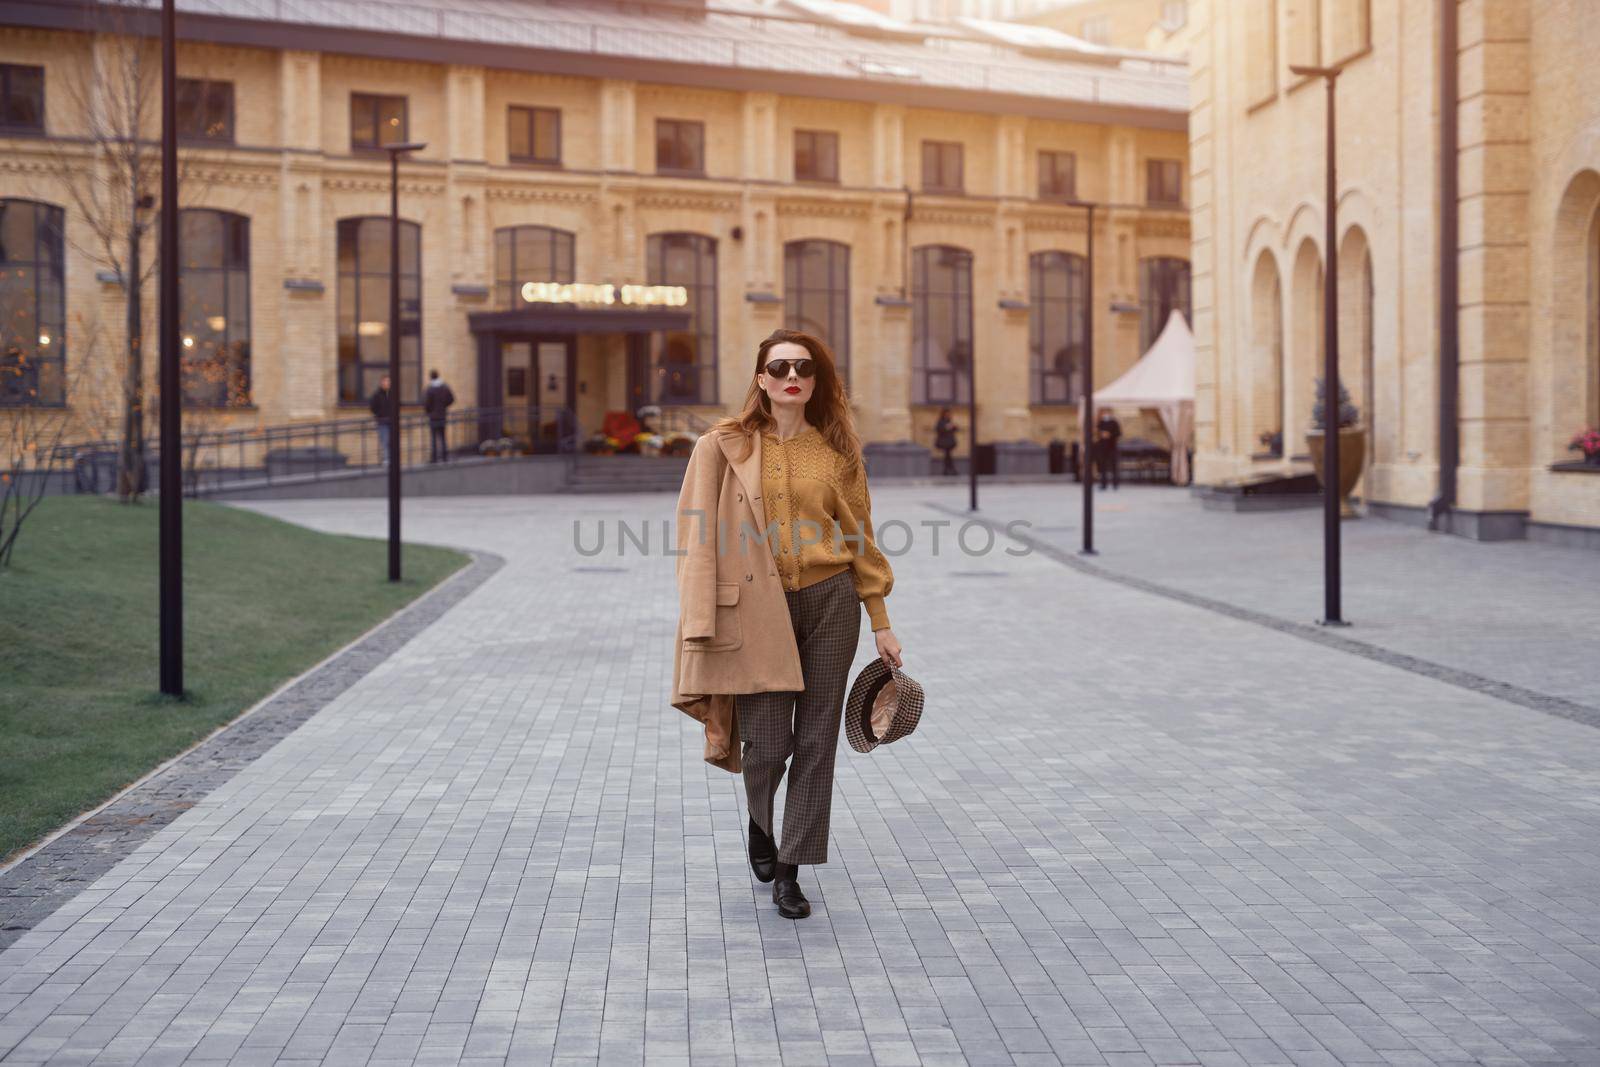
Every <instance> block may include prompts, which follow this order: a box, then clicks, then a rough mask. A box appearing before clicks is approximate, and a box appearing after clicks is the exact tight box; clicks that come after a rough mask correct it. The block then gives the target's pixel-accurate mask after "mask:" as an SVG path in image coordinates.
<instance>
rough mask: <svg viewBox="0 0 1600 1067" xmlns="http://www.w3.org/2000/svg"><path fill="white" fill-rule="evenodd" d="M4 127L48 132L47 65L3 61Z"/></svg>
mask: <svg viewBox="0 0 1600 1067" xmlns="http://www.w3.org/2000/svg"><path fill="white" fill-rule="evenodd" d="M0 130H7V131H20V130H27V131H31V132H34V133H43V132H44V68H43V67H25V66H21V65H20V64H16V63H0Z"/></svg>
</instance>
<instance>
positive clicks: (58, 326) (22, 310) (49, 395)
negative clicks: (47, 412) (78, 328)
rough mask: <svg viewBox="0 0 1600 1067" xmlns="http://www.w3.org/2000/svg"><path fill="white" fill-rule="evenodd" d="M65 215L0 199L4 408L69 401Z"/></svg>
mask: <svg viewBox="0 0 1600 1067" xmlns="http://www.w3.org/2000/svg"><path fill="white" fill-rule="evenodd" d="M64 221H65V213H64V212H63V211H62V210H61V209H60V208H58V207H56V206H54V205H52V204H41V203H38V202H36V201H33V200H0V405H23V404H50V405H56V404H64V403H66V400H67V397H66V378H65V367H66V349H67V344H66V330H65V327H66V322H67V305H66V301H67V297H66V286H65V284H64V280H63V271H62V263H63V258H62V255H63V248H62V244H63V242H62V233H63V229H62V227H63V225H64Z"/></svg>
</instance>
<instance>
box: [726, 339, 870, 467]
mask: <svg viewBox="0 0 1600 1067" xmlns="http://www.w3.org/2000/svg"><path fill="white" fill-rule="evenodd" d="M785 342H787V343H789V344H796V345H799V346H800V347H801V348H804V349H805V350H806V351H807V352H808V353H810V354H811V358H812V359H813V360H815V361H816V364H817V373H816V383H817V384H816V387H815V388H814V389H812V391H811V399H810V400H808V401H806V422H808V423H810V424H811V425H812V426H815V427H816V428H817V431H818V432H819V433H821V434H822V437H823V439H824V440H825V441H827V442H828V444H829V445H831V446H832V447H833V450H834V451H835V452H837V453H839V454H840V455H841V456H844V457H845V459H846V460H847V461H848V465H847V466H846V468H845V469H846V471H847V472H853V471H854V469H855V468H857V467H861V436H860V435H859V434H857V433H856V420H855V416H854V415H853V414H851V411H850V402H849V400H848V399H847V398H846V396H845V392H844V383H843V382H841V381H840V380H839V370H838V367H837V365H836V364H835V363H834V361H833V353H832V352H831V351H829V350H828V346H827V345H826V344H824V343H823V342H822V340H821V339H820V338H817V337H813V336H812V335H811V334H809V333H801V332H800V331H799V330H773V331H772V333H770V334H769V335H767V339H766V340H764V341H762V342H761V345H760V347H758V348H757V349H756V365H755V372H756V373H759V372H760V371H761V369H762V368H763V367H765V366H766V365H767V354H768V353H769V352H771V351H772V349H773V347H774V346H775V345H781V344H784V343H785ZM777 428H778V421H777V419H775V418H773V415H772V401H771V400H769V399H768V397H767V391H766V390H765V389H763V388H761V385H760V383H759V382H758V381H757V380H756V377H755V374H754V373H753V374H752V375H751V376H750V388H749V390H748V391H747V392H746V393H745V398H744V408H743V410H742V411H740V412H739V414H737V415H728V416H725V417H723V418H720V419H718V420H717V421H716V422H715V423H713V424H712V426H711V432H716V431H733V430H737V431H739V432H740V433H742V434H744V435H745V447H744V455H746V456H748V455H749V454H750V449H751V448H752V447H754V446H753V441H754V438H755V435H756V434H758V433H762V432H764V431H768V430H771V431H776V430H777ZM861 469H862V470H863V471H864V470H865V468H864V467H862V468H861Z"/></svg>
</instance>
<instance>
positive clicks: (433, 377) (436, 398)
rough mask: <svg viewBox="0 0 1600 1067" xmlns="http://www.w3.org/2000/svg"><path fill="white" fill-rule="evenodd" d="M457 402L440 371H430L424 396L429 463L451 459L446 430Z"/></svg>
mask: <svg viewBox="0 0 1600 1067" xmlns="http://www.w3.org/2000/svg"><path fill="white" fill-rule="evenodd" d="M455 402H456V394H455V393H453V392H451V391H450V386H449V385H447V384H445V380H444V379H443V378H441V377H439V372H438V370H430V371H429V372H428V389H427V391H426V392H425V393H423V394H422V407H423V410H425V411H426V412H427V413H428V431H429V444H428V462H429V463H441V462H443V461H444V460H447V459H449V458H450V446H449V443H448V441H447V440H446V438H445V428H446V426H447V425H448V423H449V418H448V413H449V411H450V405H451V404H454V403H455Z"/></svg>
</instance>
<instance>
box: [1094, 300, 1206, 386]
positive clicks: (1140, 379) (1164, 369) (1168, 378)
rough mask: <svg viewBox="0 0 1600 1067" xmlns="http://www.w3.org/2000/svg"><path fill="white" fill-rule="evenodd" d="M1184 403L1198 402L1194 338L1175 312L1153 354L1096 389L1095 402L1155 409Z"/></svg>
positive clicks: (1181, 316) (1144, 357)
mask: <svg viewBox="0 0 1600 1067" xmlns="http://www.w3.org/2000/svg"><path fill="white" fill-rule="evenodd" d="M1184 400H1190V401H1192V400H1194V334H1192V333H1190V332H1189V324H1188V323H1186V322H1185V321H1184V319H1183V312H1181V311H1176V310H1175V311H1173V313H1172V315H1171V317H1170V318H1168V319H1167V325H1166V328H1165V329H1163V330H1162V331H1161V336H1160V337H1157V338H1156V343H1155V344H1153V345H1151V346H1150V351H1148V352H1146V353H1145V354H1144V356H1143V357H1142V358H1141V359H1140V360H1139V362H1137V363H1135V364H1134V365H1133V366H1131V367H1129V368H1128V371H1127V373H1126V374H1124V375H1123V376H1122V377H1120V378H1118V379H1117V380H1116V381H1114V382H1112V383H1111V384H1110V385H1108V386H1106V387H1105V388H1104V389H1096V390H1095V392H1094V402H1095V403H1096V404H1124V405H1127V406H1129V407H1135V406H1137V407H1147V408H1153V407H1160V406H1161V405H1163V404H1174V403H1178V402H1180V401H1184Z"/></svg>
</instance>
